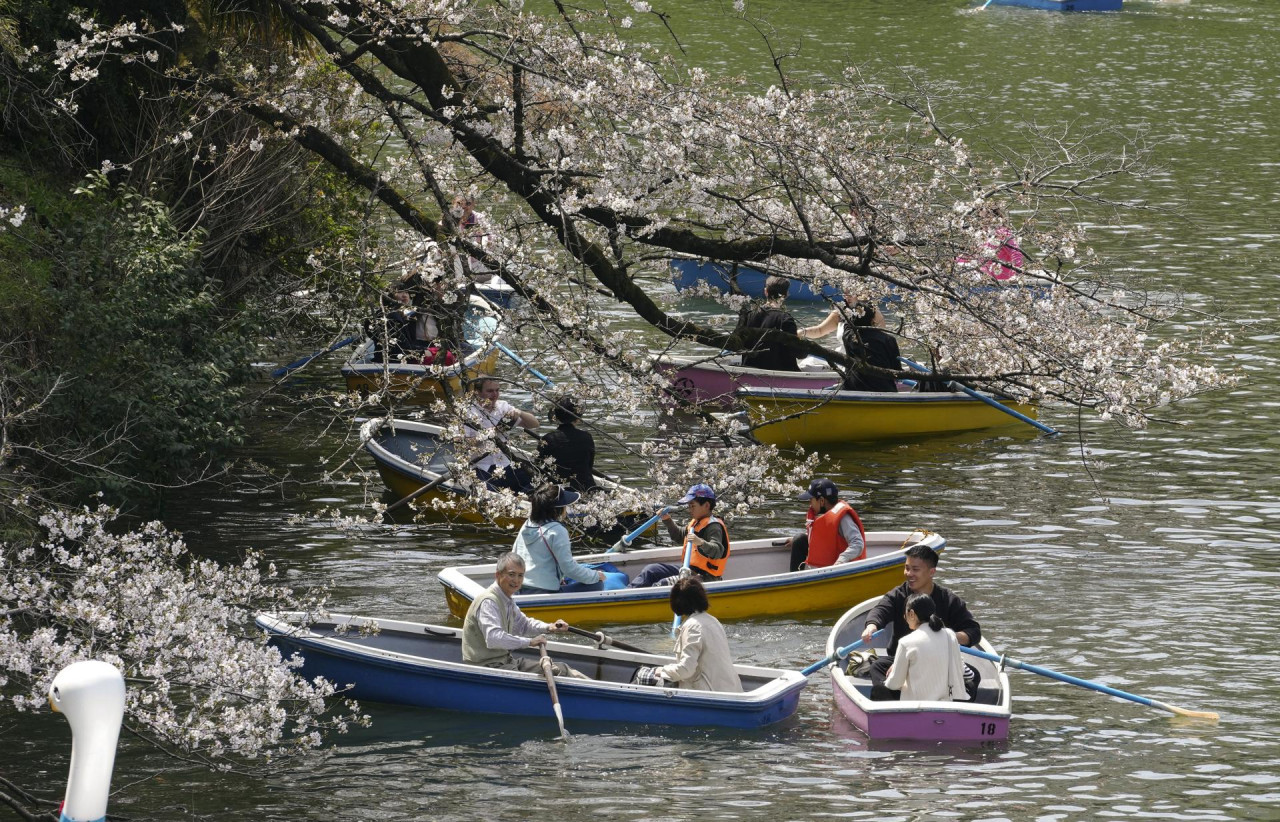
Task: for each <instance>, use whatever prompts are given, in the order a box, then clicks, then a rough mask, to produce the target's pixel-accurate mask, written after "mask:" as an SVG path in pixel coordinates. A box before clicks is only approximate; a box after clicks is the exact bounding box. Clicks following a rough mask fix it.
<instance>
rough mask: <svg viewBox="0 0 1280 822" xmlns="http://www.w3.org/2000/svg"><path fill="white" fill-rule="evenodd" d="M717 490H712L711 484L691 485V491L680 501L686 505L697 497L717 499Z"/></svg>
mask: <svg viewBox="0 0 1280 822" xmlns="http://www.w3.org/2000/svg"><path fill="white" fill-rule="evenodd" d="M715 498H716V492H715V491H714V490H712V488H711V486H710V485H705V484H703V483H701V482H700V483H698V484H697V485H690V486H689V492H688V493H687V494H685V495H684V496H683V497H681V498H680V500H679V503H680V504H681V505H684V504H685V503H686V502H693V501H694V500H695V499H712V500H713V499H715Z"/></svg>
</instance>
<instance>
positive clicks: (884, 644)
mask: <svg viewBox="0 0 1280 822" xmlns="http://www.w3.org/2000/svg"><path fill="white" fill-rule="evenodd" d="M868 612H869V611H868ZM868 612H863V613H861V614H858V615H857V616H856V617H852V618H850V619H849V621H848V622H846V623H845V624H843V625H842V626H841V630H840V633H839V634H838V636H837V639H836V647H837V648H843V647H845V646H846V645H849V644H850V643H852V642H854V641H855V640H857V639H858V637H859V636H861V634H862V627H863V625H865V624H866V621H867V619H866V614H867V613H868ZM892 641H893V626H892V625H890V626H889V627H887V628H885V629H884V633H882V634H880V635H879V636H877V637H876V638H875V639H874V640H872V643H871V644H872V647H873V648H874V649H875V650H876V652H877V655H879V656H884V655H885V651H886V649H887V648H888V647H889V643H890V642H892ZM964 663H965V664H966V665H968V666H969V667H971V668H973V669H974V670H975V671H977V672H978V675H979V677H980V679H979V680H978V692H977V695H976V696H975V697H974V699H973V702H974V704H978V705H999V704H1000V701H1001V692H1000V675H999V670H998V668H997V665H996V663H994V662H991V661H990V660H986V659H979V658H978V657H974V656H967V655H966V656H965V657H964ZM840 664H841V665H842V666H844V665H847V664H848V660H845V661H842V662H841V663H840ZM845 675H846V676H848V677H849V682H850V684H851V685H853V687H854V688H856V689H857V691H858V693H860V694H862V695H863V696H864V697H866V698H867V699H871V680H869V679H866V678H865V677H855V676H850V675H849V674H848V672H847V671H846V673H845ZM886 704H889V703H886Z"/></svg>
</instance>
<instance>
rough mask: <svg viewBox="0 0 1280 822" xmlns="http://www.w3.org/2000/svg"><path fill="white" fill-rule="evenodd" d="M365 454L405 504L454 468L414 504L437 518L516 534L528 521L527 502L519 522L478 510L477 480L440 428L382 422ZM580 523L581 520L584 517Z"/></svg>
mask: <svg viewBox="0 0 1280 822" xmlns="http://www.w3.org/2000/svg"><path fill="white" fill-rule="evenodd" d="M364 449H365V451H367V452H368V453H369V456H371V457H373V461H374V462H375V463H376V464H377V466H378V474H379V475H381V477H382V482H383V483H384V484H385V485H386V486H387V489H388V490H390V491H391V493H392V494H394V495H395V496H396V498H397V499H404V498H405V497H407V496H409V495H410V494H412V493H414V492H415V491H417V490H418V489H419V488H422V487H423V486H424V485H428V484H430V483H431V482H433V481H435V480H438V479H440V476H441V475H442V474H443V473H445V472H446V471H448V470H450V469H451V468H452V469H453V470H454V471H455V472H458V474H459V475H458V476H453V477H450V478H448V479H446V480H444V481H442V482H440V483H439V484H438V485H436V486H435V487H434V488H432V489H431V490H430V491H427V492H426V493H424V494H422V495H421V496H420V497H418V498H416V499H415V500H414V501H413V504H414V505H416V506H419V507H421V508H424V509H427V510H432V511H436V512H439V513H440V514H441V515H442V516H444V517H448V518H450V519H460V520H464V521H467V522H477V523H480V522H483V523H488V522H492V523H495V524H496V525H498V526H500V527H502V528H518V527H519V526H520V525H521V523H523V522H524V520H525V518H526V516H527V511H528V503H527V502H526V503H523V508H524V512H525V513H523V514H522V515H521V516H519V517H501V516H500V517H490V516H487V515H485V514H483V513H481V512H480V511H479V510H478V509H477V507H476V503H475V501H474V500H473V499H472V493H471V490H470V488H469V485H470V483H472V482H478V481H479V480H478V479H477V478H476V477H475V472H474V471H472V470H471V469H470V468H466V467H459V466H458V463H457V458H456V457H455V455H454V450H453V445H452V444H451V443H450V442H449V441H448V440H447V439H445V437H444V429H443V428H441V427H440V426H438V425H432V424H431V423H427V422H414V421H412V420H401V419H391V420H383V421H382V424H381V425H380V426H379V427H378V428H377V430H375V431H373V432H372V433H371V434H370V435H369V438H368V439H367V440H365V443H364ZM510 450H511V452H512V454H513V455H515V456H517V457H518V456H525V457H527V456H528V455H527V454H522V452H520V451H519V450H518V449H515V448H512V449H510ZM463 474H465V476H463ZM595 479H596V484H597V485H598V486H600V489H601V490H602V491H603V492H605V493H608V492H610V491H613V492H617V491H621V490H625V488H624V487H623V486H622V485H620V484H618V483H617V482H615V481H614V480H612V479H610V478H608V477H606V476H604V475H603V474H599V473H597V474H595ZM592 493H596V492H592ZM577 518H578V519H580V518H581V517H580V515H579V516H578V517H577ZM574 520H575V513H574V511H573V509H572V508H571V509H569V524H570V526H571V527H572V526H573V525H574ZM591 533H592V536H593V538H598V539H601V540H604V539H607V538H608V535H606V534H603V533H595V532H591ZM614 538H615V539H616V537H614Z"/></svg>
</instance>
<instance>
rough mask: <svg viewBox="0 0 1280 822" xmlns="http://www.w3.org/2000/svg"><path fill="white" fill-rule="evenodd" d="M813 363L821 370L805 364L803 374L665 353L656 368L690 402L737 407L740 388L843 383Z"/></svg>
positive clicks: (734, 357)
mask: <svg viewBox="0 0 1280 822" xmlns="http://www.w3.org/2000/svg"><path fill="white" fill-rule="evenodd" d="M810 360H811V361H815V362H821V363H822V364H821V367H818V368H813V369H809V368H804V363H803V362H802V364H801V367H802V369H803V370H801V371H773V370H770V369H766V368H749V367H747V366H745V365H743V364H742V355H740V354H729V355H725V356H717V357H691V356H674V355H670V354H662V355H659V356H657V357H655V358H654V361H653V367H654V370H656V371H657V372H658V373H660V374H662V375H663V376H664V377H666V378H667V380H668V381H669V382H670V384H671V390H672V391H674V392H676V393H677V394H679V395H680V396H681V397H683V398H684V399H686V400H688V401H689V402H693V403H697V404H699V405H718V406H721V407H729V406H732V405H733V404H734V392H735V391H737V390H738V389H739V388H781V389H789V388H797V389H805V388H816V389H823V388H828V389H829V388H831V387H833V386H836V385H839V384H840V382H841V381H842V379H843V378H842V377H841V376H840V374H838V373H837V372H836V371H834V370H832V368H831V366H829V365H827V363H826V362H823V361H821V360H818V359H817V358H816V357H812V358H806V361H810Z"/></svg>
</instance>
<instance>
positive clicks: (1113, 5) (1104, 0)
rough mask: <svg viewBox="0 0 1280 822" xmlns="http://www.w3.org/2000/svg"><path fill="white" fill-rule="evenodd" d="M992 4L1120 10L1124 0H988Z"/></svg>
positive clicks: (1065, 9) (1051, 9)
mask: <svg viewBox="0 0 1280 822" xmlns="http://www.w3.org/2000/svg"><path fill="white" fill-rule="evenodd" d="M989 2H990V4H991V5H993V6H1021V7H1022V8H1025V9H1041V10H1043V11H1120V8H1121V5H1122V4H1123V2H1124V0H989Z"/></svg>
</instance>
